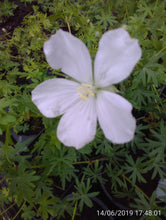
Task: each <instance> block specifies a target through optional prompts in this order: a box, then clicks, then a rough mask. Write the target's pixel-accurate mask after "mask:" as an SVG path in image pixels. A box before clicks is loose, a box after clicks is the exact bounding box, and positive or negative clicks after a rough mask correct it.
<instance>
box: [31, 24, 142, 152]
mask: <svg viewBox="0 0 166 220" xmlns="http://www.w3.org/2000/svg"><path fill="white" fill-rule="evenodd" d="M44 53H45V55H46V59H47V62H48V63H49V65H50V66H51V67H52V68H53V69H61V70H62V72H63V73H65V74H67V75H68V76H70V77H72V78H73V79H74V80H73V81H72V80H67V79H63V78H55V79H49V80H46V81H45V82H42V83H41V84H39V85H38V86H37V87H36V88H35V89H34V90H33V91H32V101H33V102H34V104H35V105H36V106H37V107H38V109H39V110H40V112H41V113H42V114H43V115H44V116H46V117H48V118H54V117H57V116H59V115H63V116H62V118H61V119H60V122H59V125H58V128H57V137H58V139H59V140H60V141H61V142H62V143H63V144H64V145H66V146H73V147H75V148H77V149H79V148H81V147H83V146H84V145H86V144H88V143H89V142H91V141H92V140H93V139H94V137H95V134H96V125H97V120H98V121H99V124H100V126H101V128H102V130H103V132H104V134H105V136H106V138H108V139H109V140H111V141H112V142H113V143H116V144H122V143H126V142H129V141H131V140H132V139H133V136H134V132H135V127H136V122H135V119H134V117H133V116H132V114H131V111H132V105H131V104H130V103H129V102H128V101H127V100H126V99H124V98H123V97H121V96H120V95H118V94H115V89H114V87H113V86H110V85H112V84H116V83H119V82H121V81H122V80H124V79H125V78H126V77H128V76H129V74H130V73H131V71H132V69H133V68H134V66H135V64H136V63H137V62H138V60H139V59H140V57H141V49H140V46H139V44H138V40H137V39H132V38H130V36H129V34H128V32H127V31H126V30H125V29H123V28H118V29H115V30H111V31H107V32H106V33H105V34H103V36H102V38H101V39H100V42H99V49H98V52H97V54H96V58H95V61H94V75H93V71H92V61H91V57H90V54H89V51H88V49H87V47H86V46H85V44H84V43H83V42H82V41H81V40H80V39H78V38H76V37H74V36H73V35H72V34H70V33H68V32H65V31H62V30H58V31H57V33H56V34H54V35H52V36H51V38H50V39H49V40H48V41H47V42H45V44H44Z"/></svg>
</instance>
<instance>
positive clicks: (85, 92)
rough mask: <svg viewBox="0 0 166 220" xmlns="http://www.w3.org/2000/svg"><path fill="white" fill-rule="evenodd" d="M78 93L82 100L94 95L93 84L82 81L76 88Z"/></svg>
mask: <svg viewBox="0 0 166 220" xmlns="http://www.w3.org/2000/svg"><path fill="white" fill-rule="evenodd" d="M77 91H78V94H79V96H80V97H81V99H83V100H87V99H88V98H89V97H93V96H94V95H95V90H94V86H92V85H89V84H85V83H82V84H81V86H80V87H78V88H77Z"/></svg>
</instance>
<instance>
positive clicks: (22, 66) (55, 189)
mask: <svg viewBox="0 0 166 220" xmlns="http://www.w3.org/2000/svg"><path fill="white" fill-rule="evenodd" d="M165 13H166V0H138V1H133V0H124V1H123V0H117V1H114V0H105V1H104V0H86V1H82V0H78V1H75V0H71V1H68V0H61V1H56V0H20V1H19V0H16V1H8V0H4V1H2V3H1V5H0V22H1V23H0V135H1V139H0V202H1V203H0V216H1V217H2V219H13V220H14V219H25V220H31V219H73V220H74V219H90V216H91V218H92V219H120V218H121V217H122V216H125V217H126V219H127V218H128V219H129V218H131V217H133V219H164V218H165V217H166V209H165V202H166V184H165V181H164V179H165V178H166V162H165V156H166V120H165V119H166V100H165V97H166V29H165V26H166V16H165ZM19 15H20V17H19ZM16 17H19V18H20V19H16ZM116 28H124V29H125V30H126V31H128V33H129V34H130V36H131V37H132V38H135V39H138V41H139V45H140V47H141V50H142V57H141V59H140V60H139V61H138V63H137V64H136V66H135V68H134V69H133V71H132V73H131V74H130V76H129V77H128V78H127V79H125V80H123V81H121V82H120V83H118V84H117V85H115V87H116V91H117V92H118V94H119V95H121V96H122V97H124V98H125V99H127V100H128V101H129V102H130V103H131V104H132V106H133V111H132V114H133V116H134V117H135V119H136V131H135V135H134V138H133V140H132V141H130V142H128V143H125V144H114V143H112V142H111V141H110V140H108V139H107V138H106V137H105V136H104V133H103V131H102V129H101V128H100V126H99V125H98V126H97V132H96V135H95V138H94V140H93V141H91V142H90V143H89V144H87V145H86V146H84V147H83V148H81V149H75V148H74V147H67V146H65V145H63V144H62V143H61V142H60V141H59V139H58V137H57V127H58V124H59V121H60V118H61V116H58V117H56V118H47V117H45V116H44V115H42V114H41V113H40V111H39V110H38V108H37V107H36V106H35V104H34V103H33V101H32V91H33V90H34V89H35V88H36V86H37V85H39V84H40V83H42V82H44V81H46V80H48V79H53V78H66V77H67V76H66V75H65V74H64V73H63V71H61V70H60V69H53V68H51V67H50V66H49V64H48V63H47V61H46V57H45V54H44V52H43V45H44V43H45V42H46V41H47V40H48V39H49V38H50V37H51V35H52V34H54V33H55V32H57V31H58V30H59V29H62V30H64V31H66V32H69V33H72V35H73V36H75V37H77V38H78V39H80V40H82V41H83V42H84V44H85V45H86V46H87V48H88V50H89V52H90V55H91V58H92V60H93V61H94V60H95V55H96V53H97V50H98V43H99V41H100V38H101V37H102V35H103V34H104V33H105V32H106V31H109V30H113V29H116ZM159 181H160V183H161V184H160V185H161V186H162V188H159V185H158V182H159ZM159 191H160V193H158V192H159ZM103 195H105V196H103ZM122 210H123V211H122Z"/></svg>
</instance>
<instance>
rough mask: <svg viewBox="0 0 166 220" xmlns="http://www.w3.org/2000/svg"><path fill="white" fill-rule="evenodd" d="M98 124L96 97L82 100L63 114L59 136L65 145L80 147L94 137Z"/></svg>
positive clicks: (58, 130)
mask: <svg viewBox="0 0 166 220" xmlns="http://www.w3.org/2000/svg"><path fill="white" fill-rule="evenodd" d="M96 124H97V116H96V110H95V100H94V98H89V99H88V100H86V101H85V100H80V102H79V103H77V104H76V105H73V107H72V108H70V109H69V111H67V112H66V113H65V114H64V115H63V116H62V118H61V120H60V122H59V125H58V128H57V137H58V139H59V140H60V141H61V142H62V143H63V144H64V145H66V146H69V147H75V148H76V149H80V148H81V147H83V146H85V145H86V144H88V143H90V142H91V141H92V140H93V139H94V137H95V134H96Z"/></svg>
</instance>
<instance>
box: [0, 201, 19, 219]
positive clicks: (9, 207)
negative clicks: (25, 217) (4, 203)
mask: <svg viewBox="0 0 166 220" xmlns="http://www.w3.org/2000/svg"><path fill="white" fill-rule="evenodd" d="M15 204H16V202H14V203H13V204H12V205H11V206H9V207H8V208H7V209H5V210H4V211H3V212H1V213H0V216H1V215H3V214H4V213H5V212H7V211H8V210H9V209H11V208H12V207H13V206H14V205H15Z"/></svg>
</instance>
